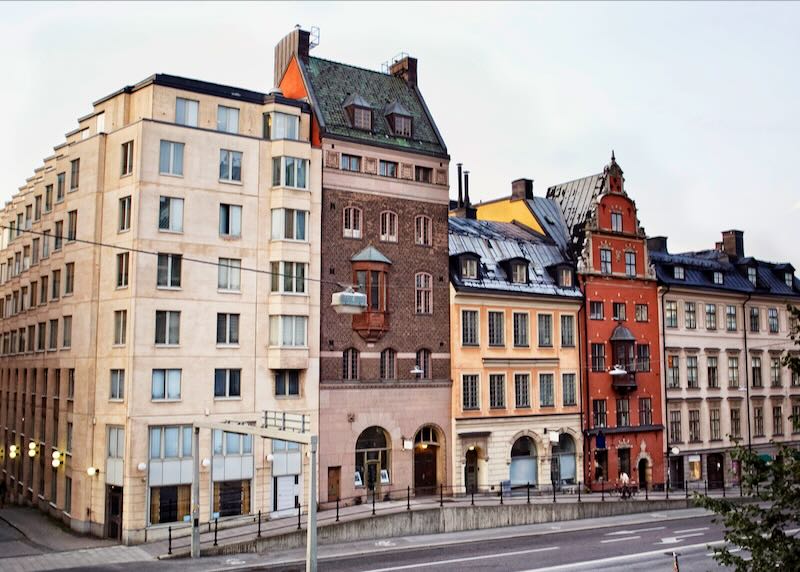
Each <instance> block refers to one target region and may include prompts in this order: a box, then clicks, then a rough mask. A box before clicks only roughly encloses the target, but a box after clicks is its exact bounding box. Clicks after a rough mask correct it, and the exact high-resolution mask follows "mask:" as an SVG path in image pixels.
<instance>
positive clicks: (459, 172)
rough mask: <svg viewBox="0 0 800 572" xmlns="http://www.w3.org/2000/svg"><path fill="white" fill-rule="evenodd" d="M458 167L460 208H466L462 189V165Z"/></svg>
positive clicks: (459, 164)
mask: <svg viewBox="0 0 800 572" xmlns="http://www.w3.org/2000/svg"><path fill="white" fill-rule="evenodd" d="M456 166H457V167H458V208H461V207H463V206H464V195H463V192H462V189H461V179H462V177H463V175H462V174H461V167H462V165H461V163H458V164H457V165H456Z"/></svg>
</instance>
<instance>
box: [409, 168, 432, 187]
mask: <svg viewBox="0 0 800 572" xmlns="http://www.w3.org/2000/svg"><path fill="white" fill-rule="evenodd" d="M414 180H415V181H416V182H418V183H428V184H430V183H432V182H433V169H431V168H430V167H421V166H419V165H416V166H415V167H414Z"/></svg>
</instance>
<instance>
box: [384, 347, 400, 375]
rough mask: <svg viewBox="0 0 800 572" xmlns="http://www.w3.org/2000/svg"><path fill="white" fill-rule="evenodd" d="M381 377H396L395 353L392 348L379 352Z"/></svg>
mask: <svg viewBox="0 0 800 572" xmlns="http://www.w3.org/2000/svg"><path fill="white" fill-rule="evenodd" d="M381 379H397V353H396V352H395V351H394V350H393V349H392V348H386V349H385V350H383V351H382V352H381Z"/></svg>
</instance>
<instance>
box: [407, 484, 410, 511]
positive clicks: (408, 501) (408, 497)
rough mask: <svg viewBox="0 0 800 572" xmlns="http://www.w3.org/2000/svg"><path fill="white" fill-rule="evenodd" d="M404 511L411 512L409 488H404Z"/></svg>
mask: <svg viewBox="0 0 800 572" xmlns="http://www.w3.org/2000/svg"><path fill="white" fill-rule="evenodd" d="M406 510H411V487H406Z"/></svg>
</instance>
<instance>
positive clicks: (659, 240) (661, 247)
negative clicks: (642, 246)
mask: <svg viewBox="0 0 800 572" xmlns="http://www.w3.org/2000/svg"><path fill="white" fill-rule="evenodd" d="M647 250H649V251H650V252H663V253H664V254H667V253H668V252H669V251H668V250H667V237H666V236H651V237H650V238H648V239H647Z"/></svg>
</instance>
